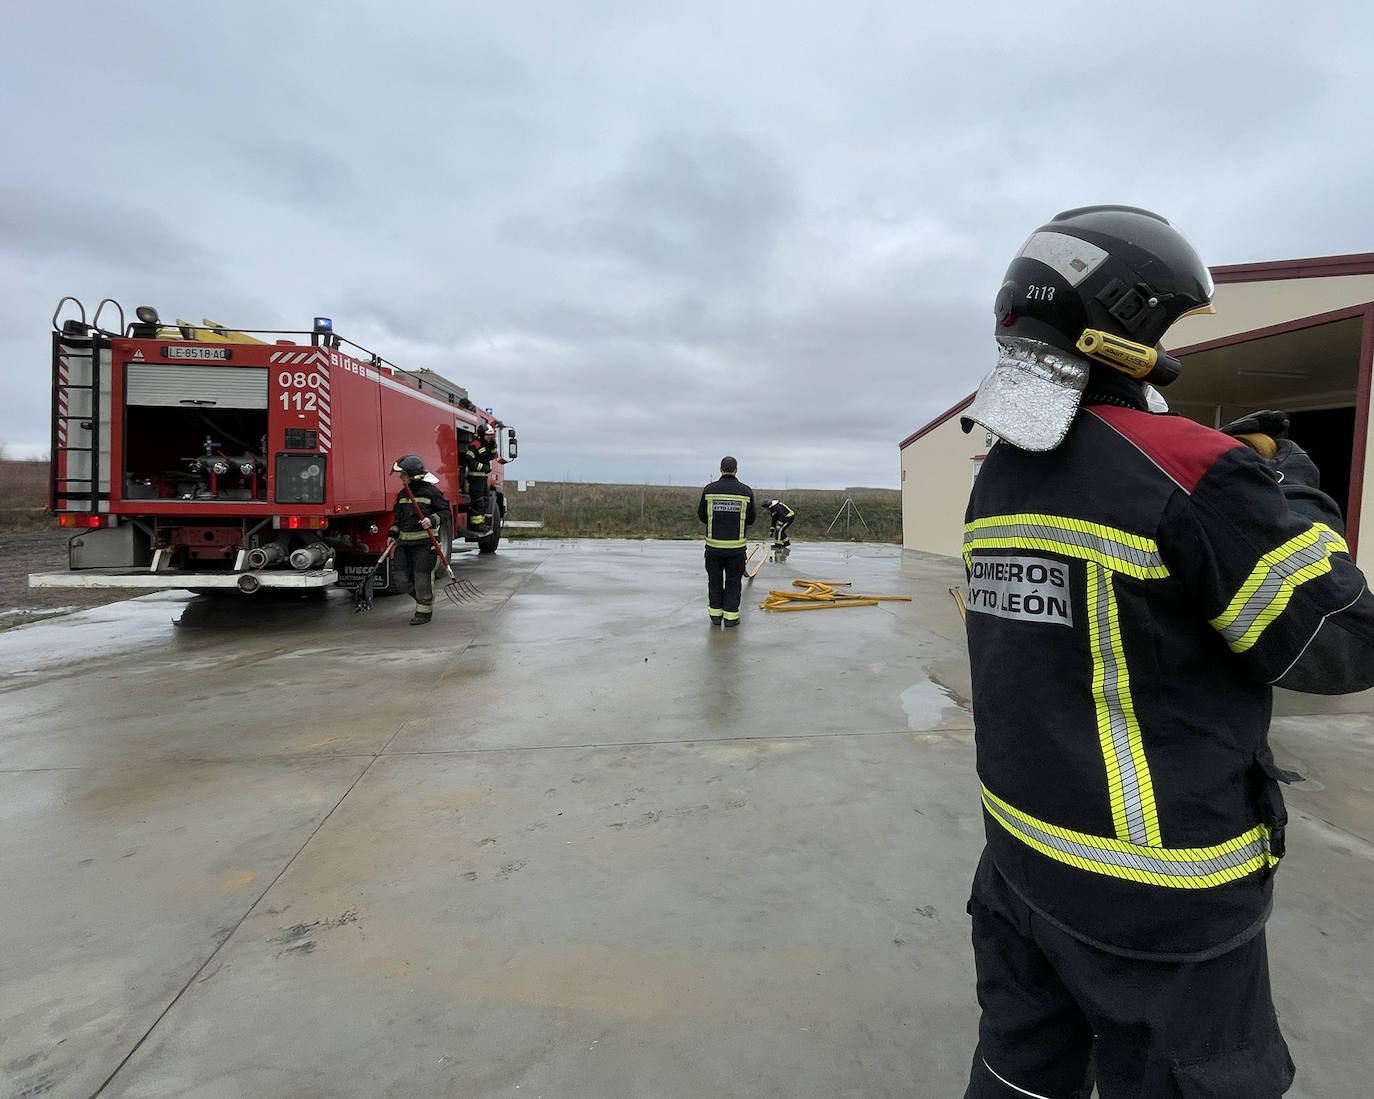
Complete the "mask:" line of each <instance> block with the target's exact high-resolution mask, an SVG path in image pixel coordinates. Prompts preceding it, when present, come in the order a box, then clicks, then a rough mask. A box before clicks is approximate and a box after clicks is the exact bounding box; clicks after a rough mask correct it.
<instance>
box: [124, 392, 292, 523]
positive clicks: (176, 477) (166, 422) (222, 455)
mask: <svg viewBox="0 0 1374 1099" xmlns="http://www.w3.org/2000/svg"><path fill="white" fill-rule="evenodd" d="M266 435H267V412H266V410H264V409H245V408H216V409H214V410H213V411H210V410H207V409H202V408H147V407H141V406H130V407H129V409H128V411H127V413H126V416H125V429H124V440H125V443H124V471H123V472H124V498H125V499H126V500H159V499H160V500H244V501H250V500H251V501H266V499H267V477H266V465H265V464H264V460H263V449H264V443H265V438H266Z"/></svg>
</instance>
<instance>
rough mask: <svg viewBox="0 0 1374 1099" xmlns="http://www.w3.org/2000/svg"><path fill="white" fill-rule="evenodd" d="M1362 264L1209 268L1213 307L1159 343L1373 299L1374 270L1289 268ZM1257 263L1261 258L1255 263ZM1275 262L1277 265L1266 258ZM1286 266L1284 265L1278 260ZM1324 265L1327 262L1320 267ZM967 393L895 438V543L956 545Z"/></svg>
mask: <svg viewBox="0 0 1374 1099" xmlns="http://www.w3.org/2000/svg"><path fill="white" fill-rule="evenodd" d="M1341 261H1358V262H1348V263H1345V264H1344V266H1346V267H1347V269H1348V268H1349V267H1350V266H1355V267H1360V266H1363V267H1364V268H1365V269H1366V270H1367V269H1368V268H1369V266H1370V264H1371V263H1374V254H1370V255H1361V256H1351V257H1333V258H1331V259H1327V260H1323V259H1318V260H1303V261H1295V262H1294V263H1293V264H1292V265H1291V268H1292V270H1291V271H1288V272H1285V275H1282V276H1279V277H1274V276H1273V275H1272V274H1263V275H1260V274H1256V276H1255V278H1254V279H1253V280H1252V281H1244V279H1245V278H1246V277H1248V276H1249V274H1250V271H1249V270H1242V269H1240V268H1234V269H1227V268H1218V269H1216V280H1217V288H1216V295H1215V298H1214V305H1215V307H1216V313H1214V314H1203V315H1201V316H1197V317H1187V318H1185V319H1184V320H1181V321H1179V322H1178V324H1176V325H1174V327H1173V328H1171V329H1170V330H1169V332H1168V334H1167V335H1166V337H1165V340H1164V345H1165V347H1166V348H1168V349H1169V350H1171V351H1175V350H1178V349H1180V348H1186V347H1191V346H1193V345H1196V344H1203V343H1208V342H1209V341H1212V340H1219V339H1224V338H1226V337H1228V336H1234V335H1237V334H1239V333H1243V332H1250V331H1253V330H1255V329H1262V328H1269V327H1271V326H1274V325H1279V324H1283V323H1285V322H1286V321H1292V320H1297V319H1299V318H1302V317H1311V316H1317V315H1320V314H1324V313H1329V312H1332V311H1335V310H1338V309H1344V308H1347V307H1352V306H1357V305H1361V304H1364V303H1366V302H1369V301H1372V300H1374V274H1366V273H1362V272H1359V271H1357V272H1355V273H1346V274H1339V275H1329V276H1319V277H1310V275H1308V276H1307V277H1304V276H1303V275H1299V274H1298V273H1297V272H1298V270H1299V269H1305V272H1310V271H1312V270H1319V269H1320V268H1321V266H1322V265H1334V264H1337V263H1339V262H1341ZM1259 266H1261V267H1262V266H1265V265H1259ZM1270 266H1279V265H1270ZM1284 266H1289V265H1284ZM1328 269H1330V268H1329V267H1328ZM971 399H972V395H971V394H970V397H969V398H968V399H967V400H965V401H963V402H961V403H960V404H958V405H956V406H955V407H954V408H952V409H950V410H949V411H948V412H946V413H944V414H942V416H940V417H938V418H937V419H935V420H933V421H931V423H929V424H927V425H926V426H925V427H923V428H921V429H920V430H919V431H917V432H916V433H915V434H913V435H911V436H909V437H908V438H907V439H906V440H904V441H903V442H902V444H901V456H902V546H903V548H904V549H914V550H922V551H925V552H927V553H937V554H944V555H947V556H952V557H957V556H959V555H960V553H961V552H962V544H963V522H964V510H965V507H966V506H967V503H968V493H969V489H970V487H971V486H972V480H973V465H974V461H973V459H974V458H975V457H977V456H978V455H981V454H985V453H986V452H987V446H986V445H985V442H986V440H985V436H986V433H985V432H984V430H983V429H982V428H981V427H976V426H975V428H974V431H973V432H972V433H971V434H969V435H965V434H964V433H963V432H962V431H961V430H960V428H959V413H960V412H962V411H963V410H964V409H965V408H966V407H967V406H968V403H969V400H971ZM1365 451H1366V453H1365V465H1364V468H1365V470H1366V471H1371V472H1374V430H1371V431H1370V432H1369V434H1368V439H1367V442H1366V448H1365ZM1360 501H1361V502H1360V516H1361V519H1362V522H1361V526H1363V527H1364V528H1365V529H1366V530H1368V531H1374V518H1371V517H1374V475H1370V473H1369V472H1367V473H1366V476H1365V478H1364V487H1363V491H1362V492H1361V494H1360ZM1361 543H1362V544H1361V545H1360V546H1359V549H1358V550H1357V552H1359V550H1362V551H1363V552H1362V553H1360V556H1361V557H1363V558H1364V560H1365V561H1369V560H1371V559H1374V558H1372V557H1371V555H1374V533H1370V534H1367V535H1366V536H1365V537H1363V538H1362V539H1361Z"/></svg>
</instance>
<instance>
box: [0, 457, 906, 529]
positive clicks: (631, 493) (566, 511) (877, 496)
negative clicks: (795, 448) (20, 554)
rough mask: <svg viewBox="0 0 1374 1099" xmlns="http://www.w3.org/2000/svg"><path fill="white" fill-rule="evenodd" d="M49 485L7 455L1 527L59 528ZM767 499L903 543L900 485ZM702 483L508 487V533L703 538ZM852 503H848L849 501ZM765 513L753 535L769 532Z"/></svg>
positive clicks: (773, 494) (800, 522) (811, 521)
mask: <svg viewBox="0 0 1374 1099" xmlns="http://www.w3.org/2000/svg"><path fill="white" fill-rule="evenodd" d="M47 491H48V464H47V463H46V462H16V461H5V460H0V529H5V530H43V529H46V528H49V527H53V526H55V525H56V524H55V523H54V521H53V519H52V517H51V516H49V515H48V514H47V513H46V512H45V511H44V510H43V504H44V501H45V499H46V498H47ZM754 494H755V496H756V498H757V499H758V500H759V501H760V504H762V502H763V501H765V500H769V499H773V498H777V499H781V500H785V501H786V502H787V503H788V504H789V505H790V506H791V507H793V508H794V509H796V512H797V519H796V522H795V523H794V524H793V525H792V529H791V531H790V532H789V534H790V536H791V537H792V538H794V539H798V540H803V541H818V540H830V541H845V542H847V541H857V542H900V541H901V540H902V494H901V491H900V490H898V489H895V488H892V489H878V488H854V489H840V490H836V491H826V490H821V489H790V490H788V491H786V492H782V491H779V490H777V489H770V488H761V487H758V486H755V488H754ZM700 496H701V486H699V485H603V484H586V483H572V482H561V481H538V482H535V483H534V484H532V485H530V486H529V488H528V489H527V490H526V491H524V492H521V491H519V489H518V485H517V483H516V482H514V481H512V482H510V483H508V484H507V486H506V510H507V518H509V519H518V520H524V521H526V522H536V523H541V524H542V526H539V527H535V528H524V527H521V528H511V529H510V530H509V531H508V532H507V533H506V537H522V538H528V537H534V538H700V537H701V532H702V527H701V524H700V523H699V522H698V521H697V500H698V499H699V498H700ZM846 504H847V505H848V506H846ZM767 532H768V520H767V517H766V516H765V515H764V514H763V512H762V507H761V506H760V518H759V520H758V522H756V523H755V525H754V527H753V528H751V531H750V533H751V534H756V535H758V536H760V537H761V536H763V535H765V534H767Z"/></svg>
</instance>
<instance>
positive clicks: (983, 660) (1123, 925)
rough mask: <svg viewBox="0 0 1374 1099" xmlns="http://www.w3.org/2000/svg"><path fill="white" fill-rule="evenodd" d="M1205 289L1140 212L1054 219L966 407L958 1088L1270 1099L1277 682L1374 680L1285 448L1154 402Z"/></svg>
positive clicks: (1324, 506)
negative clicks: (973, 780)
mask: <svg viewBox="0 0 1374 1099" xmlns="http://www.w3.org/2000/svg"><path fill="white" fill-rule="evenodd" d="M1212 292H1213V290H1212V280H1211V276H1210V274H1209V272H1208V270H1207V268H1206V266H1205V265H1204V264H1203V262H1202V260H1201V259H1200V258H1199V257H1198V256H1197V254H1196V253H1195V252H1194V250H1193V248H1192V246H1191V245H1190V244H1189V243H1188V241H1187V240H1186V239H1185V238H1184V237H1183V236H1182V235H1181V234H1180V233H1179V232H1178V231H1177V230H1176V229H1175V228H1174V227H1173V226H1172V225H1170V224H1169V223H1168V222H1167V221H1165V220H1164V219H1163V218H1160V217H1158V216H1157V215H1155V214H1151V213H1149V212H1148V211H1144V210H1138V209H1134V208H1131V207H1121V206H1096V207H1085V208H1082V209H1078V210H1070V211H1068V212H1066V213H1063V214H1060V215H1058V216H1057V217H1055V218H1054V219H1053V220H1052V221H1050V222H1049V223H1048V224H1046V225H1043V226H1041V227H1040V229H1038V230H1037V231H1036V232H1035V233H1033V234H1032V235H1031V237H1030V239H1029V240H1028V241H1027V242H1026V243H1025V245H1024V246H1023V247H1022V249H1021V251H1020V252H1019V253H1018V254H1017V256H1016V257H1015V258H1014V259H1013V260H1012V263H1011V266H1010V267H1009V268H1008V270H1007V274H1006V276H1005V281H1004V283H1003V285H1002V287H1001V290H1000V291H999V293H998V295H997V300H996V303H995V307H994V309H995V313H996V317H997V320H996V329H995V332H996V338H997V345H998V361H997V366H996V367H995V368H994V370H993V371H992V372H991V373H990V374H988V376H987V377H986V378H984V380H983V382H982V384H981V385H980V387H979V390H978V393H977V395H976V397H975V398H974V401H973V404H972V405H970V407H969V409H968V411H967V412H966V413H965V414H964V420H965V425H964V426H965V430H968V428H969V427H970V426H971V424H972V423H975V422H976V423H979V424H982V425H983V426H984V427H985V428H986V429H987V430H988V431H990V432H992V433H994V434H995V435H997V436H998V437H999V441H998V442H997V443H996V445H994V446H993V447H992V449H991V451H990V452H989V454H988V456H987V458H986V459H985V460H984V462H983V465H982V469H981V471H980V472H979V475H978V479H977V481H976V482H975V483H974V486H973V492H972V495H971V497H970V500H969V505H968V512H967V515H966V524H965V528H964V563H965V566H966V569H967V575H968V597H967V604H968V609H967V618H966V624H967V630H968V643H969V655H970V663H971V669H972V683H973V712H974V722H975V729H976V731H975V744H976V749H977V768H978V777H979V779H980V781H981V784H982V804H983V810H984V828H985V833H986V840H987V843H986V846H985V848H984V851H983V855H982V858H981V860H980V862H979V865H978V868H977V871H976V873H975V875H974V881H973V889H972V898H971V900H970V902H969V912H970V914H971V915H972V917H973V947H974V961H975V964H976V969H977V980H978V986H977V992H978V1001H979V1004H980V1006H981V1008H982V1016H981V1019H980V1022H979V1031H978V1046H977V1050H976V1051H975V1053H974V1056H973V1064H972V1067H971V1070H970V1080H969V1085H968V1090H967V1092H966V1099H1011V1097H1013V1096H1026V1095H1041V1096H1056V1097H1069V1096H1074V1097H1079V1096H1087V1095H1088V1094H1089V1093H1090V1092H1091V1089H1092V1087H1093V1084H1094V1082H1095V1083H1096V1086H1097V1089H1098V1091H1097V1094H1098V1095H1100V1096H1102V1097H1103V1099H1115V1097H1118V1096H1132V1097H1135V1099H1161V1097H1166V1096H1167V1097H1170V1099H1177V1097H1178V1096H1192V1095H1198V1096H1201V1095H1210V1096H1217V1097H1222V1096H1226V1097H1235V1099H1241V1097H1244V1099H1273V1097H1277V1096H1280V1095H1282V1094H1283V1093H1284V1092H1285V1091H1286V1090H1287V1089H1288V1086H1289V1084H1290V1083H1291V1081H1292V1079H1293V1074H1294V1068H1293V1064H1292V1061H1291V1060H1290V1059H1289V1054H1288V1048H1287V1045H1286V1043H1285V1042H1284V1039H1283V1036H1282V1035H1281V1033H1280V1032H1279V1028H1278V1023H1277V1020H1276V1018H1275V1011H1274V1006H1273V1000H1272V996H1271V993H1270V985H1269V966H1268V957H1267V953H1266V947H1265V937H1264V925H1265V920H1266V919H1267V917H1268V915H1269V911H1270V906H1271V903H1272V899H1273V879H1274V874H1275V871H1276V869H1277V867H1278V865H1279V860H1280V858H1281V857H1282V856H1283V854H1284V826H1285V824H1286V822H1287V816H1286V814H1285V811H1284V806H1283V797H1282V794H1281V793H1280V785H1279V784H1280V783H1281V782H1289V781H1293V780H1294V779H1296V778H1298V777H1299V776H1297V775H1293V774H1290V773H1288V772H1285V771H1282V770H1280V769H1279V768H1278V767H1277V766H1276V765H1275V762H1274V758H1273V756H1272V754H1271V752H1270V749H1269V744H1268V728H1269V717H1270V712H1271V699H1272V693H1273V692H1272V688H1273V687H1274V686H1276V685H1277V686H1282V687H1286V688H1289V689H1292V690H1297V691H1306V692H1309V693H1316V694H1341V693H1345V692H1350V691H1358V690H1362V689H1365V688H1367V687H1369V686H1371V684H1374V597H1371V595H1370V593H1369V591H1368V589H1367V588H1366V585H1365V578H1364V576H1363V575H1362V574H1361V573H1360V570H1359V569H1358V568H1356V567H1355V565H1354V563H1353V562H1352V560H1351V558H1350V556H1349V553H1348V551H1347V548H1346V544H1345V541H1344V539H1343V538H1342V529H1343V528H1342V522H1341V515H1340V511H1339V509H1338V508H1337V507H1336V505H1335V503H1334V502H1333V501H1332V500H1331V499H1330V498H1329V497H1327V496H1326V495H1325V494H1323V493H1322V492H1321V491H1320V490H1319V488H1318V486H1317V476H1316V469H1315V467H1314V466H1313V465H1312V463H1311V461H1310V460H1309V459H1308V458H1307V456H1306V454H1304V453H1303V452H1302V451H1301V450H1300V449H1299V448H1298V447H1297V446H1295V445H1294V444H1293V443H1291V442H1290V441H1289V440H1286V439H1283V440H1274V439H1272V438H1270V439H1269V440H1268V441H1267V443H1266V442H1265V441H1264V440H1257V439H1255V438H1253V436H1254V435H1255V434H1256V433H1255V432H1254V430H1253V428H1254V426H1255V423H1254V421H1253V419H1247V421H1245V422H1242V423H1238V424H1237V425H1236V428H1235V434H1236V435H1250V436H1252V438H1251V440H1250V441H1251V442H1252V443H1255V442H1258V443H1259V444H1260V445H1258V446H1255V447H1253V448H1252V447H1251V446H1247V445H1246V444H1245V443H1244V442H1242V441H1241V440H1240V439H1237V438H1234V437H1232V436H1231V435H1229V434H1226V433H1224V432H1220V431H1214V430H1212V429H1211V428H1207V427H1203V426H1201V425H1199V424H1196V423H1193V422H1192V421H1191V420H1187V419H1183V418H1181V417H1178V416H1174V415H1168V414H1157V413H1152V412H1150V411H1148V410H1147V407H1148V404H1147V393H1146V383H1149V384H1150V385H1153V386H1163V385H1167V384H1168V383H1169V382H1171V381H1172V380H1173V379H1174V378H1176V377H1177V375H1178V372H1179V369H1180V364H1179V363H1178V361H1177V360H1174V359H1171V358H1170V357H1169V356H1167V355H1166V354H1164V353H1162V352H1161V351H1159V350H1158V347H1157V345H1158V344H1159V341H1160V340H1161V339H1162V338H1163V336H1164V334H1165V332H1166V331H1167V330H1168V328H1169V327H1170V325H1172V324H1173V323H1174V321H1176V320H1178V319H1179V318H1180V317H1182V316H1185V315H1187V314H1188V313H1189V312H1200V311H1210V302H1211V298H1212Z"/></svg>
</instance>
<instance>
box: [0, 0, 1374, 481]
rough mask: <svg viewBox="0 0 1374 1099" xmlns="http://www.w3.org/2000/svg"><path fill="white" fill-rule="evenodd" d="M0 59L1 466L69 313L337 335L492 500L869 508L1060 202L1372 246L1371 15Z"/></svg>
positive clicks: (430, 12)
mask: <svg viewBox="0 0 1374 1099" xmlns="http://www.w3.org/2000/svg"><path fill="white" fill-rule="evenodd" d="M4 22H5V36H4V37H5V42H4V44H3V45H0V60H2V61H3V64H0V104H3V107H0V136H3V144H2V146H0V147H2V148H3V151H4V159H3V161H0V163H2V164H3V168H0V249H2V250H3V263H0V279H2V280H3V288H2V289H0V383H2V384H3V387H4V394H5V399H4V401H3V402H2V403H0V444H3V445H4V447H5V450H6V453H7V454H8V455H9V456H11V457H22V456H28V455H31V454H42V453H46V451H47V446H48V443H47V440H48V431H49V427H48V417H49V402H50V393H49V385H50V363H49V357H50V352H49V332H50V318H51V316H52V313H53V310H54V308H55V307H56V305H57V302H58V299H59V298H61V297H62V296H63V295H65V294H71V295H75V296H76V297H77V298H79V299H81V300H82V301H83V302H85V303H86V305H87V308H88V309H90V308H93V307H94V305H95V303H96V302H98V301H99V300H100V299H101V298H104V297H111V298H114V299H116V300H117V301H119V302H120V303H121V304H123V306H124V307H125V309H126V311H127V312H128V313H129V315H130V316H132V310H133V307H134V306H135V305H138V304H144V303H146V304H151V305H155V306H156V307H157V308H158V309H159V310H160V311H161V314H162V316H163V317H175V316H180V317H184V318H187V319H191V320H197V321H198V320H199V319H200V318H202V317H209V318H211V319H213V320H216V321H219V322H221V323H224V324H227V325H229V326H230V327H242V328H307V327H308V326H309V324H310V319H311V318H312V317H313V316H315V315H317V314H325V315H329V316H332V317H333V318H334V323H335V328H336V330H337V331H338V332H339V333H340V334H342V335H344V336H346V337H348V338H349V339H351V340H353V341H355V342H357V343H360V344H362V345H364V346H366V347H368V348H371V349H373V350H375V351H377V352H378V353H380V354H382V355H383V356H385V357H386V358H388V359H391V360H392V361H395V362H397V363H399V364H400V365H402V366H407V367H429V368H431V369H434V370H437V371H439V372H440V373H442V374H444V375H446V376H448V377H450V378H452V379H453V380H455V381H457V382H459V383H460V384H463V385H466V386H467V387H468V389H469V391H470V393H471V395H472V397H473V399H474V400H476V401H477V402H478V403H479V404H482V405H487V406H490V407H492V408H493V409H494V410H495V411H496V413H497V414H498V415H499V416H501V417H502V418H503V419H505V420H506V421H507V422H508V423H512V424H514V425H516V426H517V428H518V429H519V434H520V441H521V457H520V459H519V462H518V463H517V464H516V465H514V466H512V467H511V468H510V470H509V475H510V476H519V477H525V478H532V479H536V480H537V479H543V480H565V479H571V480H579V481H622V482H633V483H643V482H648V483H652V484H664V483H668V482H669V481H671V482H672V483H674V484H677V483H683V482H688V483H698V484H699V483H704V482H705V481H708V480H710V479H711V478H712V477H713V476H714V471H715V468H716V463H717V460H718V459H719V457H720V456H721V455H722V454H724V453H727V452H728V453H731V454H734V455H736V456H737V457H738V458H739V461H740V475H741V477H742V478H743V479H744V480H746V481H749V482H752V483H754V484H755V485H757V486H759V487H767V488H783V487H784V486H787V487H793V488H797V487H805V488H838V487H845V486H858V485H868V486H879V487H896V486H897V484H898V481H899V478H900V466H899V455H898V443H899V442H900V441H901V440H902V439H903V438H904V437H906V436H907V435H909V434H910V433H911V432H913V431H915V430H917V429H918V428H920V427H921V426H923V425H924V424H926V423H927V422H929V421H930V420H931V419H932V418H934V417H935V416H936V415H938V414H939V413H940V412H942V411H944V410H945V409H947V408H948V407H950V406H951V405H953V404H954V403H956V402H957V401H959V400H960V399H962V398H963V397H964V396H966V395H967V394H968V393H970V392H972V390H973V389H974V388H975V387H976V386H977V383H978V380H979V378H980V377H981V376H982V374H983V373H984V372H985V371H986V369H987V368H988V367H989V366H990V365H991V361H992V358H993V347H994V345H993V341H992V299H993V296H994V294H995V292H996V288H997V286H998V285H999V284H1000V282H1001V277H1002V274H1003V272H1004V270H1005V268H1006V266H1007V264H1008V262H1009V261H1010V258H1011V256H1012V255H1013V254H1014V253H1015V251H1016V250H1017V249H1018V248H1019V247H1020V245H1021V243H1022V242H1023V240H1024V239H1025V238H1026V237H1027V236H1028V235H1029V234H1030V232H1031V231H1032V230H1033V229H1034V228H1035V227H1036V226H1038V225H1040V224H1041V223H1043V222H1045V221H1047V220H1048V219H1049V218H1050V217H1051V216H1053V215H1054V214H1055V213H1056V212H1058V211H1060V210H1063V209H1066V208H1069V207H1073V206H1078V205H1083V204H1086V203H1094V202H1120V203H1130V204H1134V205H1140V206H1146V207H1149V208H1151V209H1154V210H1157V211H1158V212H1160V213H1162V214H1164V215H1165V216H1167V217H1169V218H1170V219H1171V220H1173V221H1174V222H1175V224H1177V225H1178V226H1179V227H1180V228H1181V229H1182V230H1183V231H1184V232H1185V233H1187V234H1188V235H1189V237H1190V238H1191V239H1192V240H1193V242H1194V244H1195V245H1196V246H1197V247H1198V249H1199V251H1200V252H1201V253H1202V256H1203V258H1204V259H1205V260H1206V261H1207V262H1208V263H1210V264H1213V265H1217V264H1231V263H1244V262H1253V261H1261V260H1278V259H1294V258H1300V257H1309V256H1321V255H1334V254H1343V253H1352V252H1370V251H1374V141H1371V139H1370V137H1369V134H1368V132H1367V129H1368V127H1367V118H1368V104H1369V102H1370V95H1371V93H1370V57H1371V56H1372V55H1374V5H1370V4H1368V3H1367V2H1365V0H1351V2H1348V3H1323V2H1308V3H1303V4H1293V3H1285V4H1282V5H1278V4H1271V3H1263V2H1260V3H1256V2H1253V0H1252V2H1248V3H1238V2H1228V3H1207V2H1205V0H1187V2H1183V3H1170V2H1165V3H1154V4H1147V5H1139V4H1113V3H1106V4H1104V3H1101V2H1100V0H1095V2H1093V3H1044V2H1041V3H1033V2H1030V3H1028V2H1024V0H1022V2H1017V3H1000V2H995V3H985V2H979V0H972V2H966V3H940V4H929V3H921V2H916V0H893V2H886V0H883V2H876V0H873V2H866V0H846V2H845V3H825V4H821V3H815V2H811V0H767V2H758V3H750V2H748V0H729V2H716V0H691V2H690V3H679V2H676V0H644V2H631V0H538V2H521V0H499V2H498V0H492V2H482V3H476V2H472V0H449V2H443V3H439V2H436V3H415V2H409V0H393V2H389V3H377V2H371V3H352V2H347V0H334V2H331V3H327V4H326V3H304V2H293V0H266V2H264V0H233V2H231V3H209V2H207V3H189V2H173V0H149V2H144V3H135V2H129V0H122V2H121V0H99V2H95V0H73V2H68V3H52V4H36V3H35V4H23V5H11V6H10V8H9V9H8V10H7V13H6V16H5V21H4Z"/></svg>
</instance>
